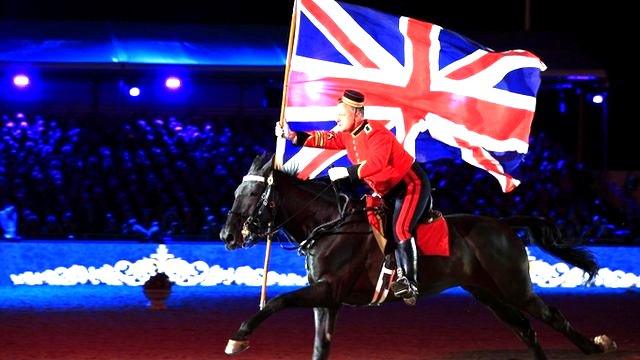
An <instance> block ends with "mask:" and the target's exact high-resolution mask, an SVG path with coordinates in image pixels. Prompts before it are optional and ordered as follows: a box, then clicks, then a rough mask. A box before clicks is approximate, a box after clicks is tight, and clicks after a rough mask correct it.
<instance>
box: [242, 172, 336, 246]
mask: <svg viewBox="0 0 640 360" xmlns="http://www.w3.org/2000/svg"><path fill="white" fill-rule="evenodd" d="M250 181H254V182H261V183H266V186H265V188H264V189H263V190H262V194H261V195H260V200H259V201H258V205H257V206H256V207H255V208H254V209H253V211H252V212H251V215H249V216H248V217H247V219H246V220H245V221H244V223H243V224H242V230H241V234H242V238H243V239H242V240H243V242H242V244H241V245H240V246H241V247H243V248H247V247H251V246H252V245H253V241H254V238H266V237H267V236H270V235H273V234H275V233H276V232H277V231H278V230H279V229H280V228H281V227H283V226H284V225H285V224H286V223H288V222H289V221H291V220H292V219H293V218H295V217H296V216H297V215H299V214H300V213H301V212H302V211H303V210H304V209H306V208H307V207H308V206H309V205H310V204H311V203H313V202H314V201H315V200H316V199H318V198H319V197H320V196H322V194H324V193H325V192H326V191H327V190H329V189H332V188H333V189H334V190H335V187H334V185H333V184H329V185H328V186H327V187H325V188H324V189H323V190H322V191H320V192H319V193H318V194H316V196H315V197H314V198H312V199H311V200H309V202H308V203H307V204H306V205H304V206H303V207H302V208H301V209H300V210H298V212H296V213H295V214H293V215H291V216H290V217H289V218H287V219H286V220H284V221H283V222H282V223H280V224H278V226H275V227H274V226H273V221H274V220H275V217H276V205H275V201H274V200H273V193H274V192H273V170H272V171H271V172H270V173H269V176H267V177H265V176H261V175H252V174H249V175H245V176H244V177H243V178H242V182H243V183H244V182H250ZM345 197H346V196H345ZM347 199H348V198H347ZM338 207H339V210H340V205H338ZM346 207H347V202H346V201H345V204H344V206H343V207H342V209H341V211H340V214H341V215H340V218H339V219H336V220H335V221H331V222H330V223H331V224H335V223H336V222H337V220H339V221H342V220H343V219H344V217H343V214H344V210H345V208H346ZM229 214H232V215H236V216H238V217H240V218H242V217H244V216H245V214H242V213H240V212H238V211H234V210H231V211H229ZM265 214H266V215H267V216H265ZM326 225H328V224H323V225H322V226H319V227H318V228H320V227H322V228H324V227H325V226H326ZM314 233H315V232H314Z"/></svg>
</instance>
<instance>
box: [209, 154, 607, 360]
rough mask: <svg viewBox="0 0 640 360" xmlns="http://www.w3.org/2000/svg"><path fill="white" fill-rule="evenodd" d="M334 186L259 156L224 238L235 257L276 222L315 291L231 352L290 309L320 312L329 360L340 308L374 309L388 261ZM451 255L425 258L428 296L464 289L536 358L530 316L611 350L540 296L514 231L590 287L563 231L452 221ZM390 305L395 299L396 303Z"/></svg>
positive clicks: (582, 344)
mask: <svg viewBox="0 0 640 360" xmlns="http://www.w3.org/2000/svg"><path fill="white" fill-rule="evenodd" d="M337 201H340V200H339V199H336V196H335V194H334V192H333V189H332V187H331V184H330V183H326V182H324V183H323V182H321V181H301V180H299V179H297V178H296V177H295V176H294V175H291V174H287V173H285V172H282V171H279V170H274V169H273V166H272V157H270V156H267V155H262V156H258V157H257V158H256V159H255V160H254V162H253V164H252V165H251V168H250V170H249V173H248V174H247V175H246V176H245V177H244V178H243V182H242V183H241V184H240V185H239V186H238V188H237V189H236V191H235V201H234V203H233V207H232V209H231V211H230V212H229V215H228V217H227V221H226V223H225V225H224V227H223V229H222V231H221V232H220V237H221V239H222V240H223V241H224V242H225V244H226V246H227V248H228V249H235V248H242V247H246V246H250V244H251V243H252V242H253V240H254V239H255V238H262V237H264V236H265V235H266V234H267V233H268V232H269V231H270V230H269V229H270V228H271V226H269V224H271V225H272V226H273V228H274V230H276V229H277V228H281V229H283V230H285V231H286V232H287V233H288V234H289V235H290V237H292V238H293V239H294V241H296V242H297V243H303V246H304V249H303V250H304V251H305V253H306V267H307V271H308V280H309V285H308V286H305V287H303V288H300V289H298V290H295V291H291V292H288V293H285V294H282V295H279V296H277V297H275V298H273V299H271V300H270V301H268V302H267V303H266V305H265V306H264V308H262V309H261V310H260V311H258V312H257V313H256V314H255V315H253V316H252V317H251V318H249V319H248V320H247V321H245V322H244V323H242V325H241V326H240V328H239V329H238V331H237V332H236V333H235V334H234V335H233V336H232V337H231V339H230V340H229V343H228V344H227V348H226V350H225V352H226V353H227V354H230V355H231V354H236V353H238V352H240V351H243V350H245V349H246V348H247V347H248V346H249V341H248V338H249V336H250V335H251V333H252V332H253V331H254V330H255V329H256V327H258V326H259V325H260V324H261V323H262V322H263V321H264V320H265V319H267V318H268V317H269V316H271V315H272V314H274V313H276V312H278V311H280V310H282V309H285V308H287V307H312V308H313V309H314V313H315V328H316V330H315V342H314V349H313V359H327V358H328V357H329V350H330V345H331V338H332V334H333V331H334V326H335V319H336V314H337V313H338V310H339V309H340V307H341V305H342V304H349V305H367V304H369V303H370V301H371V299H372V294H373V292H374V290H375V287H376V283H377V279H378V274H379V271H380V268H381V264H382V262H383V261H384V255H383V253H382V252H381V250H380V247H379V245H378V243H377V242H376V240H375V238H374V236H373V234H372V232H371V230H370V225H369V223H368V221H367V218H366V215H365V214H364V212H362V211H354V212H346V215H344V216H343V218H342V219H341V214H345V213H344V212H341V211H339V207H338V206H337ZM446 221H447V223H448V228H449V241H450V245H449V246H450V251H451V255H450V256H448V257H441V256H422V257H420V259H419V274H420V279H421V283H420V289H419V290H420V294H421V295H433V294H437V293H439V292H441V291H443V290H444V289H447V288H451V287H454V286H461V287H462V288H463V289H465V290H466V291H468V292H470V293H471V294H472V295H473V296H474V297H475V298H476V299H477V300H479V301H480V302H481V303H483V304H484V305H486V306H488V307H489V308H490V309H491V310H492V311H493V312H494V313H495V315H496V316H497V317H498V318H499V319H500V320H502V321H503V322H504V323H506V324H507V325H508V326H510V327H511V328H512V329H513V330H514V331H515V333H516V334H517V335H518V337H520V339H522V341H523V342H524V343H525V344H526V345H527V347H528V348H529V349H530V351H531V352H532V353H533V355H534V356H535V358H536V359H546V356H545V353H544V351H543V349H542V347H541V346H540V344H539V343H538V340H537V338H536V333H535V331H534V330H533V329H532V328H531V325H530V323H529V320H528V319H527V318H526V317H525V316H524V314H529V315H530V316H533V317H535V318H537V319H540V320H542V321H544V322H545V323H547V324H548V325H550V326H551V327H553V328H554V329H555V330H557V331H559V332H561V333H562V334H564V335H565V336H566V337H567V338H568V339H569V340H570V341H571V342H573V343H574V344H575V345H576V346H577V347H578V348H579V349H580V350H582V352H584V353H585V354H594V353H602V352H608V351H613V350H615V349H616V345H615V343H614V342H613V341H612V340H611V339H610V338H609V337H607V336H606V335H601V336H597V337H595V338H594V339H590V338H587V337H585V336H584V335H582V334H581V333H579V332H578V331H576V330H575V329H574V328H573V327H572V326H571V325H570V324H569V322H568V321H567V320H566V319H565V318H564V316H563V315H562V314H561V313H560V311H558V310H557V309H556V308H553V307H549V306H547V305H546V304H545V303H544V302H543V301H542V300H541V299H540V298H539V297H538V296H537V295H536V294H534V293H533V290H532V286H531V279H530V277H529V263H528V256H527V253H526V250H525V247H524V244H523V241H522V240H521V239H520V238H518V237H517V235H516V233H515V232H514V230H513V228H512V227H513V226H527V227H529V228H530V229H531V230H532V231H531V234H532V235H533V236H534V237H535V241H536V242H537V244H538V245H539V246H540V247H542V248H543V249H544V250H545V251H547V252H549V253H550V254H552V255H554V256H557V257H558V258H560V259H562V260H564V261H565V262H567V263H569V264H572V265H574V266H577V267H579V268H581V269H583V270H584V271H585V272H586V273H587V274H589V278H590V279H591V278H592V277H593V276H594V275H595V273H596V272H597V269H598V267H597V264H596V262H595V261H594V260H593V258H592V257H591V255H590V254H589V253H587V252H586V251H584V250H581V249H575V248H569V247H561V246H559V245H558V244H557V241H558V240H559V239H558V236H559V232H558V230H557V228H556V227H555V225H553V224H551V223H550V222H547V221H545V220H543V219H539V218H527V217H516V218H511V219H503V220H498V219H494V218H489V217H483V216H475V215H463V214H460V215H449V216H446ZM387 300H397V299H396V298H394V297H393V296H392V295H389V297H388V298H387Z"/></svg>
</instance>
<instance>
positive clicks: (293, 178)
mask: <svg viewBox="0 0 640 360" xmlns="http://www.w3.org/2000/svg"><path fill="white" fill-rule="evenodd" d="M273 157H274V155H273V154H271V153H263V154H260V155H258V156H256V157H255V159H254V160H253V163H252V164H251V167H250V168H249V174H261V173H264V172H266V171H269V170H271V169H272V165H273V163H274V162H273ZM273 172H274V175H276V177H279V178H285V179H287V181H289V182H290V183H291V184H292V185H294V186H296V187H299V188H302V189H303V190H305V191H308V192H310V193H312V194H315V195H318V194H320V198H322V199H324V200H325V201H330V202H332V203H335V202H336V199H335V194H334V191H333V190H329V191H328V190H327V187H328V186H329V185H330V184H331V181H330V180H329V179H328V178H326V177H322V178H316V179H311V180H302V179H300V178H298V176H297V175H298V169H297V168H296V167H291V166H289V167H285V168H283V169H273Z"/></svg>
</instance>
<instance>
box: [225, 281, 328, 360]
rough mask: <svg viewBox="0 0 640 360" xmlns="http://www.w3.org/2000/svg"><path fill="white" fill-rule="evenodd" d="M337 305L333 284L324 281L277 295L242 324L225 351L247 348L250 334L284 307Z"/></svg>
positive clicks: (236, 351)
mask: <svg viewBox="0 0 640 360" xmlns="http://www.w3.org/2000/svg"><path fill="white" fill-rule="evenodd" d="M335 306H336V300H334V299H332V297H331V286H330V285H329V284H328V283H327V282H324V281H321V282H317V283H314V284H312V285H309V286H306V287H303V288H300V289H298V290H295V291H291V292H288V293H284V294H282V295H279V296H276V297H275V298H273V299H271V300H269V301H268V302H267V303H266V304H265V306H264V308H262V310H260V311H258V312H257V313H256V314H254V315H253V316H252V317H250V318H249V319H248V320H247V321H245V322H243V323H242V325H240V329H238V331H236V333H235V334H234V335H233V337H231V339H230V340H229V342H228V343H227V347H226V349H225V350H224V352H225V353H226V354H228V355H233V354H237V353H239V352H241V351H243V350H246V349H247V348H248V347H249V340H247V338H248V337H249V335H251V333H253V331H254V330H255V329H256V328H257V327H258V326H259V325H260V324H261V323H262V322H263V321H265V320H266V319H267V318H268V317H269V316H271V315H273V314H274V313H276V312H278V311H280V310H282V309H284V308H287V307H314V308H315V307H326V308H330V307H335Z"/></svg>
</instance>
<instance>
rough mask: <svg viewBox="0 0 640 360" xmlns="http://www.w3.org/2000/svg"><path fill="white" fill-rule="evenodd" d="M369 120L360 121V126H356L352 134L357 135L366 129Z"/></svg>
mask: <svg viewBox="0 0 640 360" xmlns="http://www.w3.org/2000/svg"><path fill="white" fill-rule="evenodd" d="M367 123H368V122H367V120H364V121H362V123H360V126H358V127H357V128H355V129H354V130H353V131H352V132H351V135H352V136H357V135H358V134H360V132H361V131H362V129H364V127H365V126H366V125H367Z"/></svg>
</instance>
